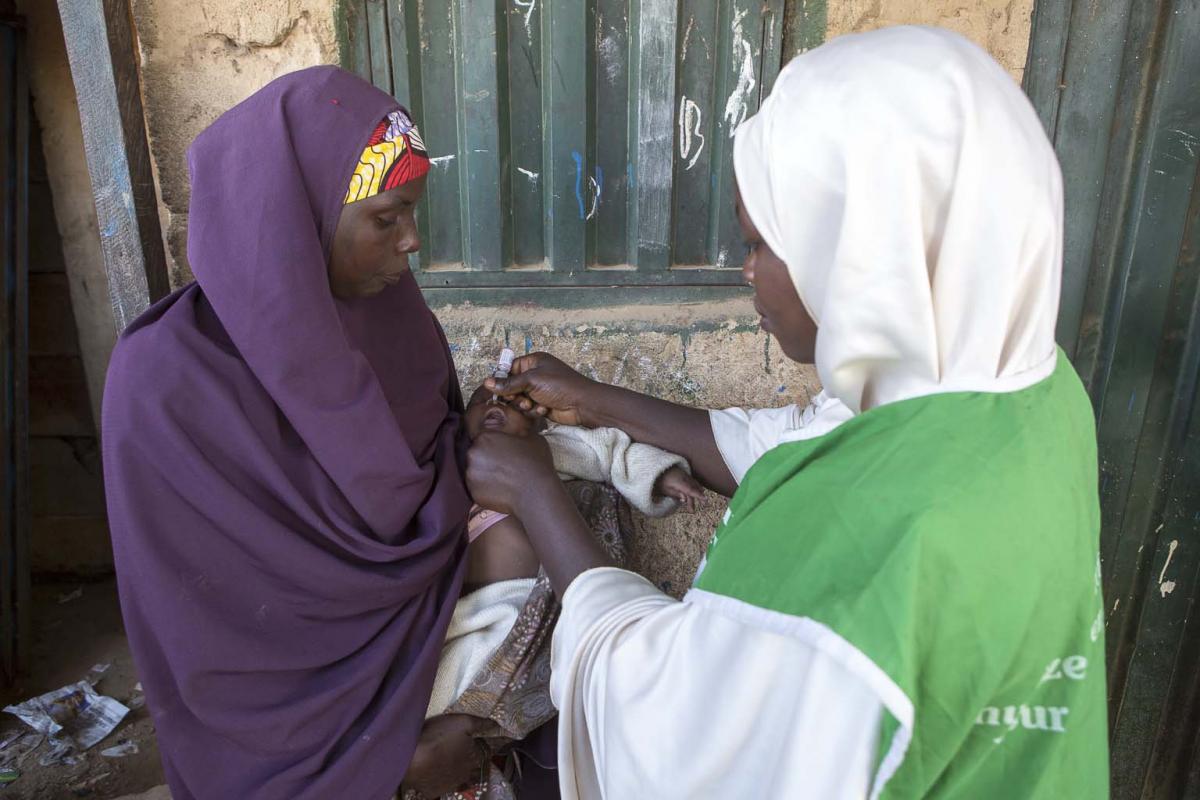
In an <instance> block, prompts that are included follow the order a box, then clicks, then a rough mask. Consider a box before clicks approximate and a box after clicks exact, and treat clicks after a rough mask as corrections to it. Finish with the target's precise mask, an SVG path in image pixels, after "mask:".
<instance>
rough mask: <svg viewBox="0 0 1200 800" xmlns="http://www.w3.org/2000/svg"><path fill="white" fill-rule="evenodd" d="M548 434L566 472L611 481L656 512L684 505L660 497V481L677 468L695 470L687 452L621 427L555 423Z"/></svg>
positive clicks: (563, 473)
mask: <svg viewBox="0 0 1200 800" xmlns="http://www.w3.org/2000/svg"><path fill="white" fill-rule="evenodd" d="M543 435H544V436H545V438H546V441H547V443H548V444H549V445H550V453H551V454H552V455H553V456H554V469H555V470H557V471H558V474H559V476H560V477H563V478H579V479H581V480H585V481H605V482H608V483H611V484H612V485H613V487H614V488H615V489H616V490H617V491H618V492H620V493H621V496H622V497H624V498H625V499H626V500H628V501H629V502H630V503H631V504H632V505H633V506H634V508H636V509H637V510H638V511H641V512H642V513H643V514H647V515H649V516H652V517H662V516H665V515H667V514H670V513H671V512H672V511H674V510H675V509H676V508H677V507H678V505H679V503H678V501H676V500H674V499H673V498H670V497H659V498H655V496H654V484H655V483H657V481H658V478H659V476H660V475H662V474H663V473H664V472H666V471H667V470H668V469H670V468H671V467H681V468H682V469H684V470H687V471H688V472H691V468H690V467H689V466H688V462H687V459H685V458H684V457H683V456H679V455H675V454H674V453H668V452H667V451H666V450H660V449H659V448H657V447H652V446H651V445H648V444H641V443H640V442H634V441H633V440H632V439H630V438H629V435H628V434H626V433H625V432H624V431H622V430H619V429H617V428H577V427H575V426H572V425H555V426H553V427H551V428H550V429H548V430H547V431H546V432H545V433H544V434H543Z"/></svg>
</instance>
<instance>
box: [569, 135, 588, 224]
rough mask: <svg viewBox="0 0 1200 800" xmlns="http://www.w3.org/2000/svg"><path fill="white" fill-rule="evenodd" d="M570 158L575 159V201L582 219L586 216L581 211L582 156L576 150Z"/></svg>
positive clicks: (585, 213)
mask: <svg viewBox="0 0 1200 800" xmlns="http://www.w3.org/2000/svg"><path fill="white" fill-rule="evenodd" d="M571 158H573V159H575V200H576V201H578V203H579V218H580V219H583V218H584V217H586V216H587V212H585V211H584V210H583V156H581V155H580V154H579V151H578V150H572V151H571Z"/></svg>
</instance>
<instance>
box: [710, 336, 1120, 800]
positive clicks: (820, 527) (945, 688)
mask: <svg viewBox="0 0 1200 800" xmlns="http://www.w3.org/2000/svg"><path fill="white" fill-rule="evenodd" d="M1099 518H1100V512H1099V505H1098V499H1097V466H1096V437H1095V427H1094V420H1093V416H1092V410H1091V405H1090V404H1089V402H1088V398H1087V396H1086V394H1085V393H1084V390H1083V387H1082V385H1081V384H1080V382H1079V379H1078V378H1077V377H1076V375H1075V373H1074V371H1073V370H1072V368H1071V365H1070V363H1069V362H1068V361H1067V360H1066V358H1065V357H1064V356H1062V355H1061V354H1060V356H1059V362H1058V366H1057V368H1056V370H1055V372H1054V374H1053V375H1052V376H1051V377H1049V378H1047V379H1045V380H1043V381H1041V382H1040V383H1038V384H1036V385H1034V386H1032V387H1030V388H1028V389H1024V390H1021V391H1018V392H1012V393H1007V394H988V393H978V392H961V393H953V394H940V395H933V396H929V397H921V398H916V399H913V400H906V401H902V402H898V403H892V404H889V405H885V406H881V407H879V408H876V409H873V410H871V411H868V412H867V413H865V414H862V415H860V416H858V417H855V418H854V419H852V420H850V421H849V422H847V423H845V424H843V425H842V426H841V427H839V428H837V429H836V430H834V431H832V432H831V433H829V434H826V435H825V436H822V437H820V438H817V439H813V440H809V441H802V442H793V443H789V444H783V445H780V446H778V447H776V448H774V449H773V450H771V451H769V452H768V453H766V454H765V455H764V456H763V457H762V458H761V459H759V461H758V462H757V463H756V464H755V465H754V466H753V467H752V468H751V469H750V471H749V472H748V473H747V474H746V477H745V480H744V481H743V482H742V485H741V487H740V488H739V489H738V491H737V494H736V495H734V497H733V500H732V501H731V503H730V507H729V513H728V514H727V516H726V519H725V521H724V522H723V523H722V524H721V525H720V526H719V527H718V528H717V532H716V535H715V536H714V538H713V542H712V544H711V545H710V547H709V551H708V555H707V558H706V565H705V567H704V569H703V571H702V573H701V574H700V576H699V577H698V578H697V582H696V587H695V590H696V591H700V592H708V593H712V594H715V595H721V596H724V597H726V598H733V599H735V600H737V601H741V602H743V603H746V604H749V605H750V606H753V607H756V611H761V613H762V615H763V618H764V619H767V618H770V620H774V621H775V622H767V623H765V624H770V625H773V626H774V627H776V628H778V627H779V625H778V624H775V623H776V622H777V621H778V620H780V619H783V620H785V621H792V622H795V623H796V625H795V626H794V630H795V631H796V632H797V635H799V636H801V637H802V638H805V639H807V640H808V641H809V642H810V643H812V644H813V646H814V647H817V648H818V649H820V650H822V651H824V652H825V653H827V654H829V655H831V656H833V657H834V658H836V659H838V660H839V661H840V662H841V663H842V664H843V665H844V666H845V667H846V668H847V669H849V670H850V671H851V672H853V673H854V674H855V675H857V676H858V677H859V678H860V679H861V680H863V681H865V682H867V683H868V685H870V686H872V687H873V688H874V689H875V691H876V693H877V694H878V696H879V697H880V700H881V702H882V703H883V705H884V709H885V713H884V715H883V724H882V732H881V733H882V739H881V742H880V749H879V755H878V764H877V771H876V775H875V779H874V780H875V789H874V792H873V794H876V795H881V796H883V797H895V798H909V797H963V798H1034V797H1037V798H1042V797H1044V798H1056V799H1057V798H1096V797H1107V796H1108V740H1107V712H1106V706H1105V678H1104V620H1103V600H1102V596H1101V592H1100V580H1099V578H1100V576H1099V556H1098V549H1097V545H1098V536H1099V527H1100V523H1099ZM785 627H786V626H785Z"/></svg>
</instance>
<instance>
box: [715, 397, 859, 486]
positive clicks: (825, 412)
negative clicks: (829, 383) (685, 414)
mask: <svg viewBox="0 0 1200 800" xmlns="http://www.w3.org/2000/svg"><path fill="white" fill-rule="evenodd" d="M853 416H854V413H853V412H852V411H851V410H850V409H849V408H848V407H847V406H846V404H845V403H843V402H841V401H840V400H837V399H835V398H832V397H830V396H829V395H827V394H825V392H821V393H820V394H818V395H817V396H816V397H814V398H813V399H812V402H811V403H809V404H808V405H807V406H805V407H804V409H801V408H800V407H799V406H797V405H795V404H792V405H790V406H781V407H780V408H752V409H749V410H747V409H742V408H726V409H721V410H713V411H709V412H708V419H709V423H710V424H711V425H712V431H713V438H714V439H716V441H717V449H718V450H719V451H720V452H721V457H722V458H723V459H725V466H726V467H728V468H729V472H730V474H732V475H733V478H734V480H736V481H737V482H738V483H741V482H742V478H743V477H745V475H746V472H747V471H749V469H750V467H752V466H753V465H754V462H755V461H758V459H759V458H761V457H762V455H763V453H766V452H767V451H768V450H770V449H771V448H773V447H775V446H776V445H779V444H783V443H784V442H797V441H801V440H804V439H813V438H816V437H817V436H823V435H825V434H826V433H829V432H830V431H832V430H833V429H834V428H836V427H837V426H839V425H841V424H842V423H843V422H845V421H846V420H848V419H850V418H851V417H853Z"/></svg>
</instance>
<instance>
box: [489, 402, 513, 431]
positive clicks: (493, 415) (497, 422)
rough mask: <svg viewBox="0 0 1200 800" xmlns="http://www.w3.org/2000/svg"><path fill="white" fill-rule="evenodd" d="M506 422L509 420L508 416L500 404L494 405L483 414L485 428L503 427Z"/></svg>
mask: <svg viewBox="0 0 1200 800" xmlns="http://www.w3.org/2000/svg"><path fill="white" fill-rule="evenodd" d="M506 422H508V416H507V415H506V414H505V413H504V409H503V408H502V407H500V406H492V407H491V408H489V409H488V410H487V413H485V414H484V415H483V427H485V428H503V427H504V424H505V423H506Z"/></svg>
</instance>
